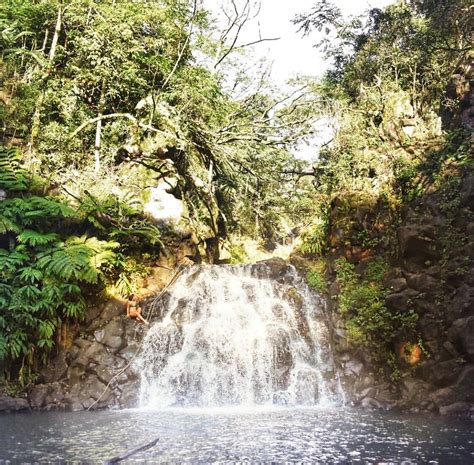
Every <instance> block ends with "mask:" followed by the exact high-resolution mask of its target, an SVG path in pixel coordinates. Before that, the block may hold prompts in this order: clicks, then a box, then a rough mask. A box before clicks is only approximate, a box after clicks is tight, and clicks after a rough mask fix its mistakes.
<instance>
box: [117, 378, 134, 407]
mask: <svg viewBox="0 0 474 465" xmlns="http://www.w3.org/2000/svg"><path fill="white" fill-rule="evenodd" d="M120 390H121V391H122V392H121V395H120V400H119V401H120V407H122V408H133V407H136V406H137V404H138V392H139V383H137V382H129V383H126V384H123V385H122V386H120Z"/></svg>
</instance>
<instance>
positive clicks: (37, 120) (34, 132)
mask: <svg viewBox="0 0 474 465" xmlns="http://www.w3.org/2000/svg"><path fill="white" fill-rule="evenodd" d="M61 24H62V10H61V7H59V8H58V15H57V18H56V27H55V28H54V35H53V40H52V41H51V48H50V50H49V55H48V66H47V69H46V70H45V73H44V74H43V77H42V81H43V83H45V82H46V80H47V78H48V75H49V73H50V72H51V67H52V64H53V61H54V57H55V55H56V48H57V45H58V40H59V34H60V32H61ZM46 37H47V35H46V36H45V44H44V45H45V46H46ZM44 93H45V92H44V90H41V91H40V94H39V95H38V98H37V99H36V104H35V112H34V114H33V118H32V123H31V135H30V144H29V145H30V153H31V152H33V146H34V142H35V140H36V138H37V137H38V134H39V131H40V126H41V110H42V109H43V101H44Z"/></svg>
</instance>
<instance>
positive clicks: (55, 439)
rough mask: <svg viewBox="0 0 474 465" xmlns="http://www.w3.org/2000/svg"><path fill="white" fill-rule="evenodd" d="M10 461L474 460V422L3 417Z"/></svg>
mask: <svg viewBox="0 0 474 465" xmlns="http://www.w3.org/2000/svg"><path fill="white" fill-rule="evenodd" d="M0 431H1V439H2V440H1V441H0V464H7V463H98V462H102V461H105V460H107V459H110V458H112V457H114V456H116V455H119V454H121V453H123V452H125V451H127V450H130V449H134V448H136V447H139V446H140V445H143V444H145V443H148V442H150V441H152V440H153V439H155V438H157V437H158V438H159V442H158V443H157V445H156V446H155V447H153V448H152V449H149V450H147V451H145V452H141V453H139V454H137V455H135V456H133V457H132V458H130V459H129V460H128V461H127V462H122V463H162V462H167V463H170V462H171V463H198V464H199V463H235V462H239V463H249V462H264V463H268V462H273V463H288V462H298V463H310V462H311V463H324V464H326V463H340V464H348V463H350V464H359V463H361V464H362V463H364V464H365V463H370V464H372V463H373V464H389V463H390V464H391V463H396V464H402V463H403V464H414V463H417V464H418V463H419V464H449V465H452V464H463V465H464V464H472V463H474V437H473V436H474V435H473V429H472V424H470V423H464V422H460V421H454V420H447V419H445V418H441V417H436V416H431V415H425V414H423V415H422V414H420V415H395V414H393V413H380V412H376V413H374V412H366V411H359V410H352V409H335V408H301V409H285V408H278V409H276V408H271V409H270V408H269V409H265V408H259V409H254V408H253V409H248V410H246V409H242V408H238V409H237V408H235V409H215V410H212V409H211V410H209V409H207V410H194V409H169V410H159V411H141V410H122V411H103V412H80V413H34V414H8V415H0Z"/></svg>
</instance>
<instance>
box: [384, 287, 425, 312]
mask: <svg viewBox="0 0 474 465" xmlns="http://www.w3.org/2000/svg"><path fill="white" fill-rule="evenodd" d="M418 294H419V292H418V291H415V290H413V289H405V290H404V291H402V292H398V293H396V294H389V295H388V296H387V298H386V300H385V303H386V304H387V307H388V308H390V309H393V310H397V311H400V312H403V311H406V310H408V309H409V307H410V306H411V303H412V299H413V298H414V297H416V296H417V295H418Z"/></svg>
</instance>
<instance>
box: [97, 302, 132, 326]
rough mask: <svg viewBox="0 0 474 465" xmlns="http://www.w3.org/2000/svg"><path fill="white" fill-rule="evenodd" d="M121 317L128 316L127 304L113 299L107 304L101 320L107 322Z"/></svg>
mask: <svg viewBox="0 0 474 465" xmlns="http://www.w3.org/2000/svg"><path fill="white" fill-rule="evenodd" d="M119 315H126V311H125V302H124V301H123V300H118V299H112V300H109V301H108V302H107V303H106V304H105V307H104V310H103V311H102V313H101V315H100V319H101V320H103V321H105V322H107V321H110V320H111V319H112V318H113V317H115V316H119Z"/></svg>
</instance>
